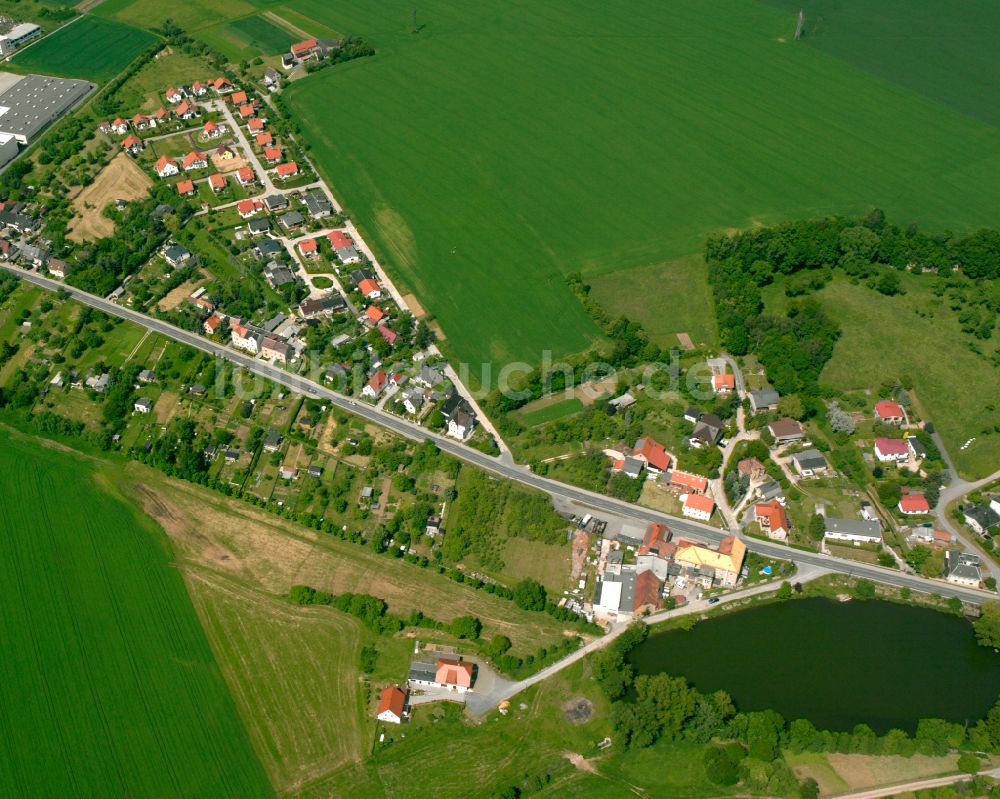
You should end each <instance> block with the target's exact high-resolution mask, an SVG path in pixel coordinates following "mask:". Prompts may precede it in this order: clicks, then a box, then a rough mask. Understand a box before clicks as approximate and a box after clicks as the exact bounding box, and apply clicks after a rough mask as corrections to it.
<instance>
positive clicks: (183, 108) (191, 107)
mask: <svg viewBox="0 0 1000 799" xmlns="http://www.w3.org/2000/svg"><path fill="white" fill-rule="evenodd" d="M174 113H175V114H177V117H178V118H179V119H194V118H195V117H197V116H199V112H198V106H196V105H195V104H194V103H189V102H188V101H187V100H185V101H184V102H182V103H181V104H180V105H179V106H177V108H175V109H174Z"/></svg>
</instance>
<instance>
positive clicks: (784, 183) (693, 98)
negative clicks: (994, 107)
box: [286, 0, 1000, 365]
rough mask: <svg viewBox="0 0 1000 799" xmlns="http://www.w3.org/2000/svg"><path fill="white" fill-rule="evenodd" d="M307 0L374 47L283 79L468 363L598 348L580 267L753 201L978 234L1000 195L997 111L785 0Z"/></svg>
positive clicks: (317, 150) (379, 243) (393, 258)
mask: <svg viewBox="0 0 1000 799" xmlns="http://www.w3.org/2000/svg"><path fill="white" fill-rule="evenodd" d="M297 8H299V9H300V10H301V11H303V13H307V14H310V15H313V16H315V17H316V18H317V19H318V20H320V21H329V22H330V24H331V25H333V26H335V27H337V28H339V29H342V30H347V31H350V32H351V33H353V34H358V35H361V36H365V37H366V38H368V39H370V40H371V42H372V43H373V44H374V45H375V47H376V48H377V50H378V54H377V55H376V56H375V57H374V58H368V59H364V60H361V61H358V62H354V63H352V64H350V65H347V66H344V67H337V68H336V69H332V70H324V71H323V72H321V73H319V74H317V75H315V76H312V77H310V78H308V79H307V80H303V81H296V82H295V83H294V84H292V85H290V86H289V87H288V89H287V90H286V95H287V99H288V101H289V104H290V106H291V108H292V109H293V110H294V111H296V112H297V115H298V116H299V118H300V124H301V125H302V127H303V128H304V130H305V133H306V137H307V139H308V140H309V141H310V142H311V144H312V153H313V155H314V157H315V158H316V160H317V162H318V163H319V165H320V167H321V169H322V171H323V172H324V173H325V174H326V176H327V177H328V178H330V180H331V182H332V183H333V184H334V185H335V186H336V189H337V190H338V192H339V193H340V195H341V196H342V198H343V200H344V201H345V202H346V203H347V205H348V206H349V210H350V212H351V215H352V217H353V218H354V219H355V221H356V222H358V223H359V224H360V226H361V227H362V228H363V230H364V231H365V233H366V234H368V235H370V236H371V238H372V242H373V244H374V245H375V246H376V248H377V249H378V251H379V252H380V253H381V254H382V255H383V256H384V257H385V260H386V262H387V267H388V268H389V269H390V271H391V272H392V274H393V275H394V276H395V277H396V278H397V279H398V280H399V282H400V283H401V284H402V288H404V289H405V290H408V291H414V292H415V293H416V294H417V297H418V298H419V299H420V301H421V304H422V305H423V306H424V307H425V308H426V309H427V310H428V312H430V313H431V314H433V315H434V316H435V317H436V319H437V321H438V322H439V323H440V325H441V327H442V328H443V330H444V333H445V335H446V336H447V341H446V342H445V344H446V348H447V349H448V351H449V354H450V355H452V356H453V357H455V358H456V359H457V360H459V361H466V362H469V363H471V364H473V365H478V364H479V363H481V362H484V361H487V362H493V363H499V362H504V361H511V360H523V361H526V362H529V363H537V362H538V361H539V360H540V359H541V353H542V351H543V350H545V349H551V350H553V351H554V353H555V354H556V355H560V354H564V353H567V352H571V351H578V350H581V349H583V348H585V347H587V346H588V345H589V344H590V343H591V342H592V341H593V340H594V338H595V335H596V329H595V327H594V325H593V324H592V322H591V321H590V320H589V318H587V317H586V316H585V315H584V313H583V311H582V309H581V308H580V305H579V303H578V302H577V301H576V300H575V298H574V297H573V295H572V294H571V293H570V291H569V288H568V287H567V286H566V285H565V275H566V274H568V273H571V272H575V271H582V272H583V273H584V275H585V276H586V277H589V276H591V275H595V274H601V275H604V274H606V273H608V272H613V271H616V270H625V269H629V268H633V267H636V266H645V265H648V264H660V263H665V262H667V261H670V260H672V259H674V258H678V257H683V256H686V255H689V254H691V253H694V252H698V251H699V250H700V249H701V245H702V242H703V240H704V237H705V234H706V233H708V232H710V231H714V230H720V229H730V228H739V227H745V226H748V225H751V224H754V223H755V222H765V223H766V222H774V221H778V220H781V219H787V218H800V217H812V216H816V215H818V214H823V213H828V212H833V211H840V212H845V213H846V212H863V211H864V210H866V209H868V208H870V207H871V206H872V205H878V206H880V207H882V208H884V209H885V210H886V211H887V212H888V213H889V215H890V217H892V218H896V219H904V220H916V221H918V222H919V223H920V224H921V225H923V226H926V227H930V228H934V229H944V228H950V229H952V230H955V231H964V230H969V229H970V228H974V227H977V226H980V225H983V224H990V223H992V222H993V221H994V220H993V214H992V209H994V208H996V207H998V206H1000V140H998V139H997V137H996V131H995V129H993V128H992V127H990V126H988V125H986V124H984V123H982V122H980V121H978V120H974V119H971V118H969V117H967V116H965V115H963V114H961V113H959V112H956V111H954V110H952V109H950V108H947V107H944V106H942V105H940V104H939V103H937V102H935V101H933V100H930V99H928V98H926V97H923V96H920V95H919V94H916V93H914V92H911V91H909V90H907V89H903V88H900V87H898V86H895V85H892V84H889V83H887V82H885V81H881V80H878V79H876V78H873V77H872V76H871V75H869V74H867V73H865V72H864V71H862V70H860V69H857V68H855V67H852V66H850V65H847V64H845V63H843V61H841V60H839V59H837V58H835V57H833V56H831V55H829V54H827V53H824V52H821V51H820V50H817V49H816V48H814V47H809V46H807V45H804V44H802V43H796V42H793V41H791V38H792V33H793V31H794V16H792V15H789V14H787V13H784V12H781V11H779V10H777V9H775V8H773V7H769V6H765V5H761V4H757V3H749V2H741V1H740V0H721V1H720V2H717V3H712V4H710V5H709V6H706V5H705V4H703V3H697V2H695V1H694V0H679V2H674V3H659V4H648V5H646V6H644V7H643V8H642V9H639V10H637V9H635V8H634V5H633V4H628V5H626V4H625V3H624V2H623V0H617V2H612V3H611V4H610V5H609V4H608V3H606V2H599V0H582V1H581V2H576V3H569V2H565V0H549V2H545V3H533V4H522V5H519V6H515V7H511V6H510V5H509V4H507V3H501V2H499V0H488V2H485V3H481V4H477V5H476V6H475V7H473V8H471V9H470V7H469V6H468V4H467V3H459V2H457V1H456V0H437V2H434V3H431V4H430V5H426V6H423V7H421V8H420V9H419V17H418V22H419V23H420V24H422V25H423V28H422V30H421V32H420V33H419V34H418V35H413V34H411V33H410V32H409V30H408V27H409V26H408V20H409V15H410V11H411V8H412V6H411V5H408V4H406V3H403V2H401V0H390V2H385V3H380V4H378V5H373V4H370V3H361V2H348V3H345V4H337V5H336V6H330V5H328V4H325V3H322V2H319V0H302V2H301V4H299V5H298V6H297ZM954 13H956V14H960V13H962V12H961V11H956V12H954ZM899 25H900V27H901V28H903V27H905V20H901V21H900V23H899ZM994 27H995V26H994ZM512 54H516V57H512ZM334 97H335V98H336V99H337V102H336V103H333V102H331V99H332V98H334ZM500 98H502V100H501V99H500ZM341 107H349V108H351V109H352V113H351V114H349V115H346V116H345V115H344V114H342V113H340V112H339V108H341ZM401 130H405V131H406V135H405V136H401V135H399V131H401ZM634 299H635V301H636V303H637V304H638V303H639V302H641V300H642V297H640V296H636V297H635V298H634ZM676 304H677V305H680V306H683V305H685V304H686V302H685V299H683V298H682V299H679V300H678V302H677V303H676ZM695 316H696V317H697V315H695ZM694 321H698V320H697V318H696V319H695V320H694ZM701 322H702V325H703V326H707V325H708V324H709V323H708V322H707V320H704V319H702V320H701ZM684 324H685V326H688V327H690V326H693V324H692V322H689V321H687V320H685V321H684ZM703 329H704V328H703Z"/></svg>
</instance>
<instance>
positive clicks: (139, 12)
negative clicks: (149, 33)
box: [94, 0, 266, 33]
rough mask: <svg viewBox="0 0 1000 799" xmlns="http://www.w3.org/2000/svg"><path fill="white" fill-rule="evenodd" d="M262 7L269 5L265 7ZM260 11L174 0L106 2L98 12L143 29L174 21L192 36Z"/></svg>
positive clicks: (220, 0) (232, 1)
mask: <svg viewBox="0 0 1000 799" xmlns="http://www.w3.org/2000/svg"><path fill="white" fill-rule="evenodd" d="M262 5H266V3H263V4H262ZM257 11H258V8H257V7H256V6H255V5H254V4H252V3H249V2H247V0H212V2H199V3H176V2H171V0H105V2H103V3H100V4H99V5H97V6H96V7H95V8H94V13H95V14H98V15H100V16H102V17H108V18H114V19H117V20H120V21H122V22H127V23H129V24H131V25H135V26H137V27H140V28H146V29H151V28H157V27H159V26H160V25H162V24H163V22H164V20H166V19H172V20H173V21H174V22H176V23H177V24H178V25H180V26H181V27H182V28H184V30H186V31H187V32H188V33H194V32H195V31H199V30H201V29H202V28H207V27H208V26H210V25H217V24H219V23H229V22H231V21H233V20H234V19H239V18H240V17H245V16H247V15H249V14H254V13H256V12H257Z"/></svg>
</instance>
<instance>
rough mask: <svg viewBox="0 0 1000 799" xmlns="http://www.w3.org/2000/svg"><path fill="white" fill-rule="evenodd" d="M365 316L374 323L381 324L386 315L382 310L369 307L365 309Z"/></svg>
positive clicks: (372, 306)
mask: <svg viewBox="0 0 1000 799" xmlns="http://www.w3.org/2000/svg"><path fill="white" fill-rule="evenodd" d="M365 316H367V317H368V319H370V320H371V321H372V322H381V321H382V320H383V319H385V314H384V313H383V312H382V310H381V309H380V308H378V307H376V306H374V305H369V306H368V308H367V309H365Z"/></svg>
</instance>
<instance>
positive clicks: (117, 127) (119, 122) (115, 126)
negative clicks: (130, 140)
mask: <svg viewBox="0 0 1000 799" xmlns="http://www.w3.org/2000/svg"><path fill="white" fill-rule="evenodd" d="M111 132H112V133H117V134H118V135H119V136H124V135H125V134H126V133H128V120H127V119H122V118H121V117H118V119H116V120H115V121H114V122H112V123H111Z"/></svg>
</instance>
